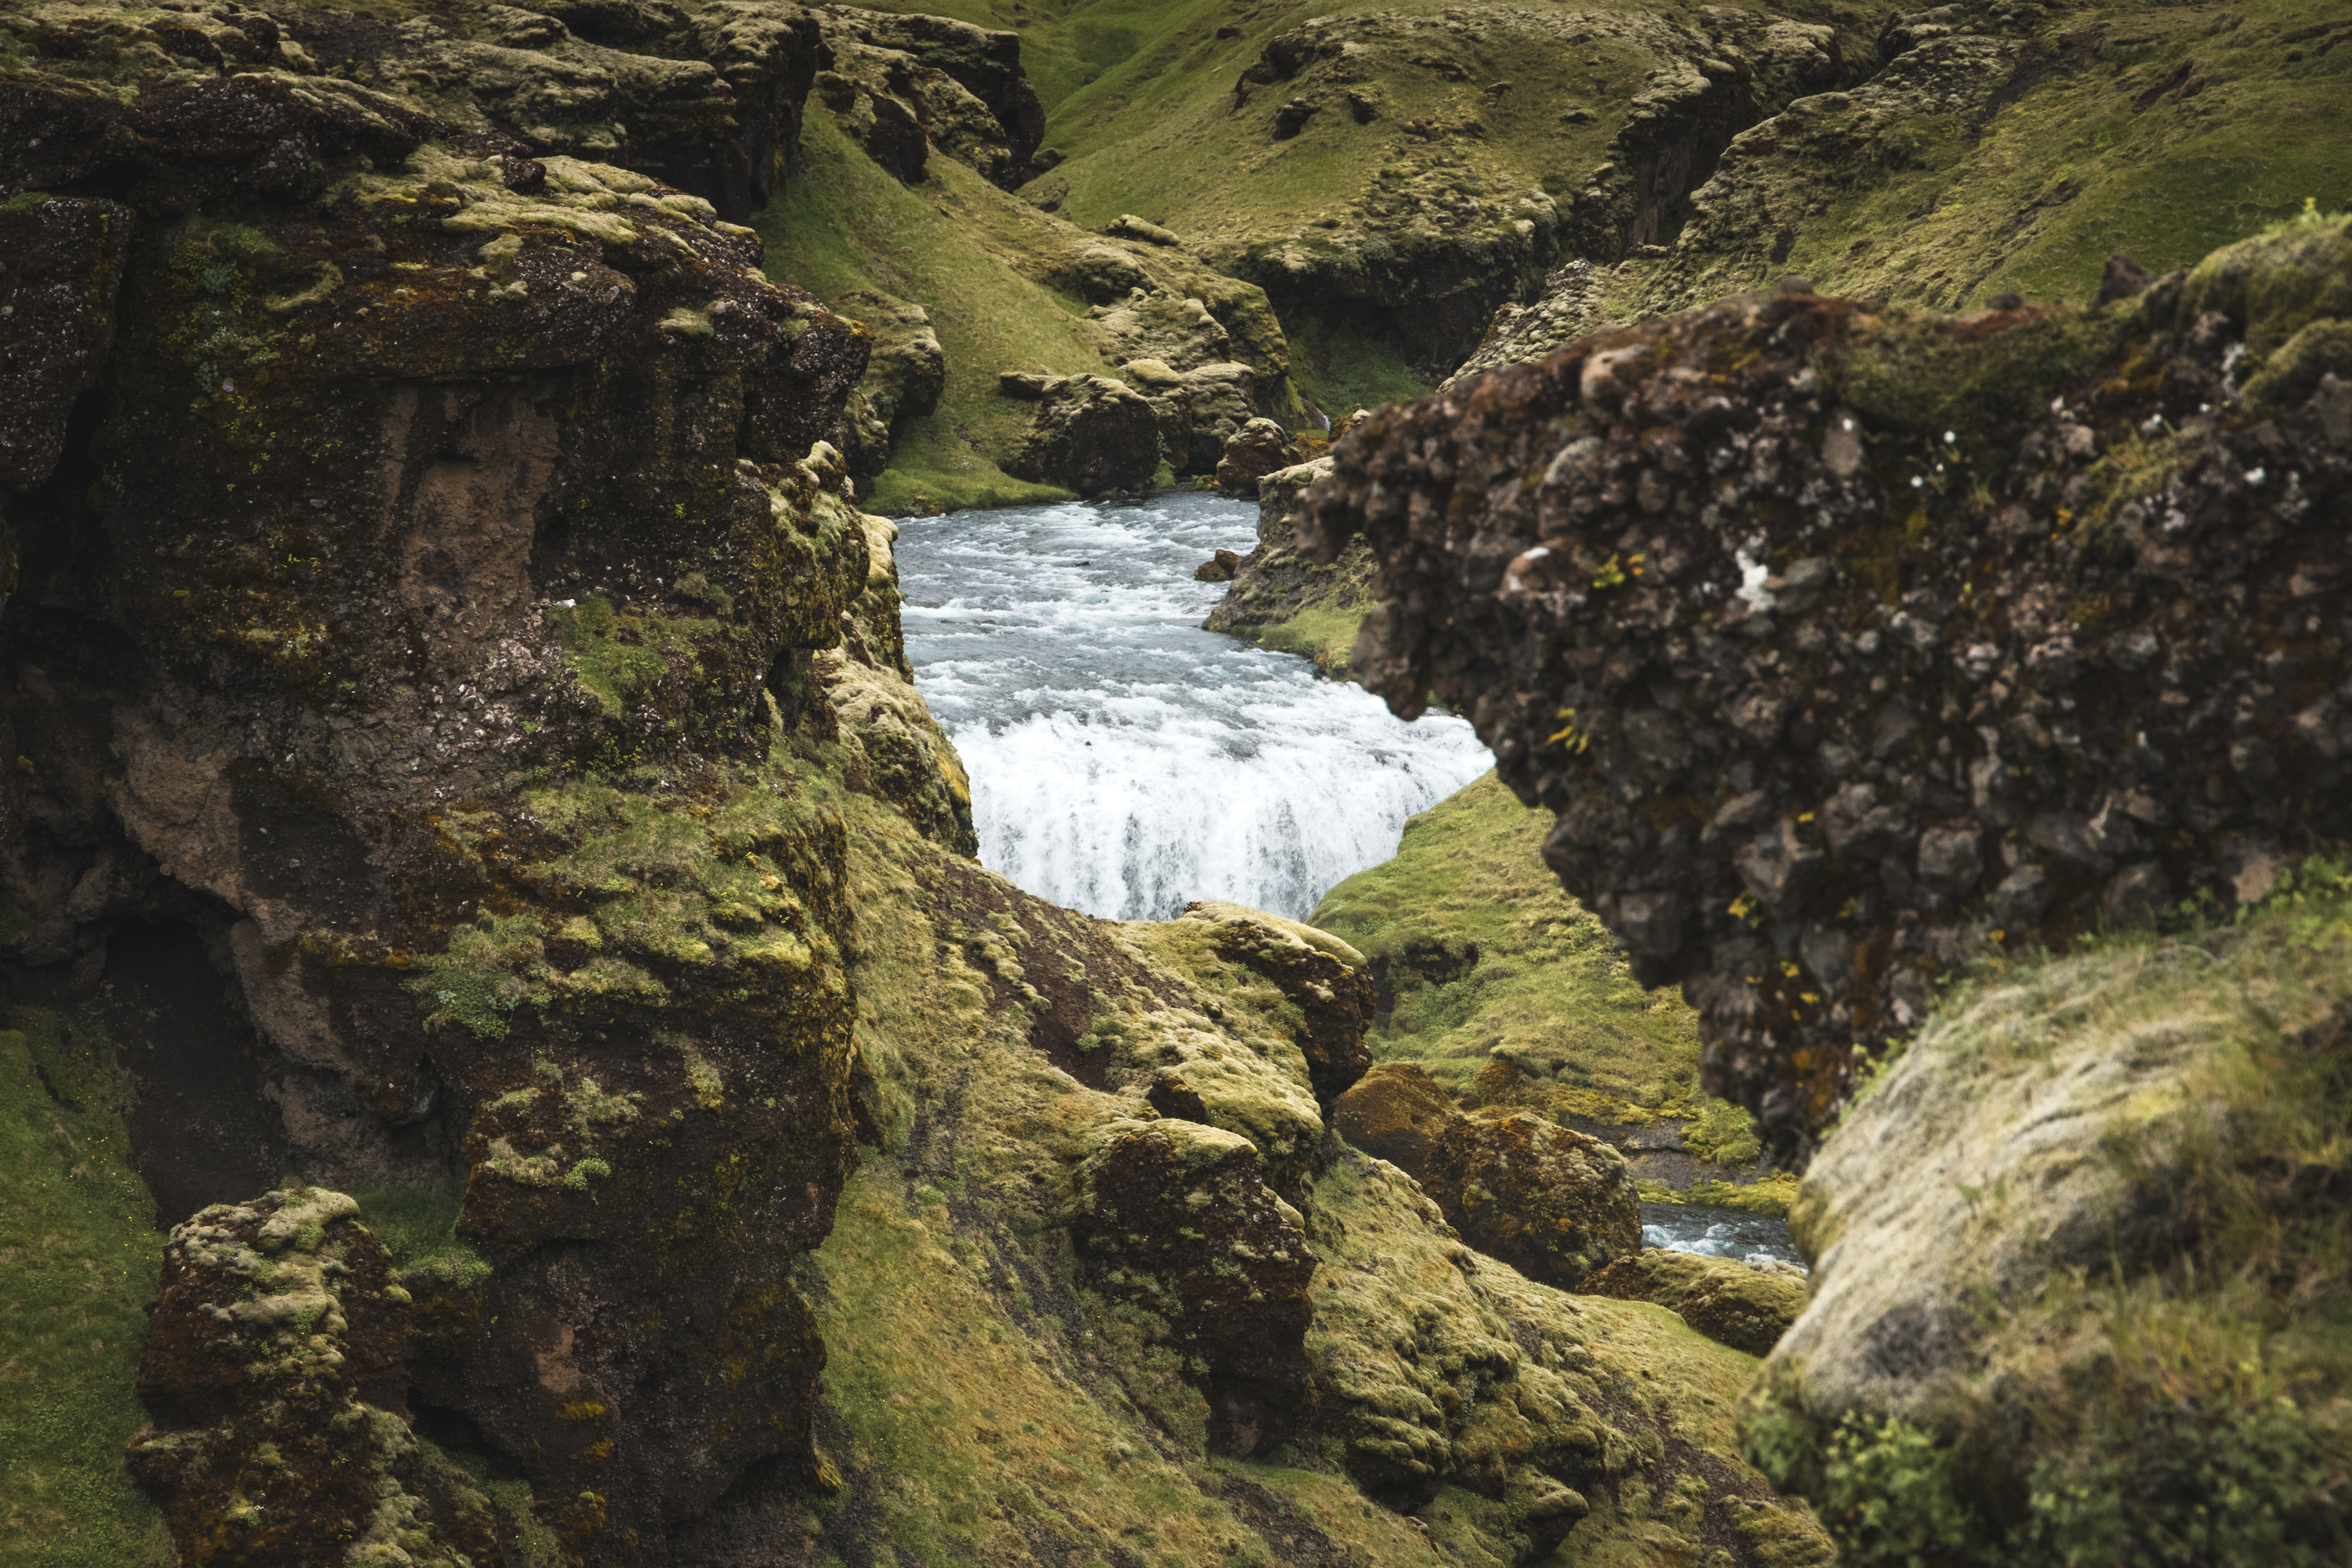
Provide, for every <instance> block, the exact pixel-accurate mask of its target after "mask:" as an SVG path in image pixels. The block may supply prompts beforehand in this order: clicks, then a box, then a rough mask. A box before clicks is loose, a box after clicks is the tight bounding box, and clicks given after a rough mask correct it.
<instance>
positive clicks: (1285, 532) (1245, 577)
mask: <svg viewBox="0 0 2352 1568" xmlns="http://www.w3.org/2000/svg"><path fill="white" fill-rule="evenodd" d="M1330 471H1331V459H1330V458H1328V457H1322V458H1310V459H1309V460H1307V462H1304V463H1296V464H1293V465H1292V466H1290V467H1289V468H1276V469H1275V470H1274V471H1273V472H1271V473H1269V474H1267V475H1265V477H1264V478H1262V479H1259V480H1258V482H1257V497H1258V502H1257V543H1256V545H1255V547H1254V548H1253V549H1252V550H1251V551H1250V552H1249V553H1248V554H1247V555H1244V556H1243V557H1242V559H1241V563H1240V564H1239V565H1238V566H1236V567H1235V568H1234V574H1233V584H1234V585H1233V586H1232V587H1230V588H1228V589H1226V590H1225V596H1224V597H1223V598H1222V599H1220V600H1218V601H1217V605H1216V607H1215V608H1214V609H1213V610H1211V611H1210V612H1209V618H1208V619H1207V620H1206V621H1204V622H1202V625H1203V626H1206V627H1208V629H1209V630H1211V631H1213V632H1235V633H1238V634H1239V635H1241V636H1243V637H1267V636H1269V635H1272V636H1274V637H1276V638H1277V639H1279V638H1280V637H1282V631H1283V629H1284V628H1285V627H1286V625H1287V624H1288V623H1290V622H1292V621H1295V620H1297V618H1298V617H1299V616H1301V615H1302V614H1311V613H1313V612H1317V611H1321V612H1326V613H1328V614H1329V615H1330V616H1331V617H1332V618H1333V619H1334V620H1335V621H1337V622H1338V623H1339V625H1340V626H1342V627H1343V628H1344V629H1345V634H1346V636H1345V640H1347V641H1349V642H1352V641H1353V640H1354V637H1353V631H1354V628H1353V627H1352V626H1349V625H1348V618H1349V617H1351V616H1361V615H1362V613H1363V611H1364V609H1365V608H1366V607H1368V606H1369V605H1370V603H1371V577H1372V556H1371V552H1370V550H1369V549H1367V548H1366V547H1365V546H1363V545H1362V544H1360V543H1357V544H1350V545H1349V546H1348V548H1347V549H1346V550H1345V551H1344V552H1341V554H1340V556H1339V559H1338V560H1336V561H1310V560H1308V559H1307V557H1306V556H1305V555H1304V554H1302V553H1300V552H1299V549H1298V542H1297V539H1296V538H1295V537H1294V536H1293V535H1292V533H1291V531H1290V514H1291V513H1292V512H1293V511H1295V510H1297V506H1298V498H1299V497H1300V496H1302V495H1304V494H1305V493H1306V491H1307V487H1308V486H1309V485H1312V484H1313V483H1314V482H1315V481H1316V480H1318V479H1321V478H1322V477H1323V476H1324V475H1326V474H1328V473H1329V472H1330ZM1300 651H1303V652H1307V653H1309V654H1310V656H1311V657H1312V658H1314V659H1315V662H1316V665H1317V666H1318V668H1321V669H1323V670H1324V671H1325V672H1326V673H1327V674H1330V675H1334V676H1339V675H1344V674H1345V673H1347V663H1348V661H1347V657H1346V649H1345V648H1344V647H1340V648H1327V647H1311V648H1303V649H1301V650H1300ZM1335 654H1336V655H1337V657H1336V658H1335V657H1333V656H1334V655H1335Z"/></svg>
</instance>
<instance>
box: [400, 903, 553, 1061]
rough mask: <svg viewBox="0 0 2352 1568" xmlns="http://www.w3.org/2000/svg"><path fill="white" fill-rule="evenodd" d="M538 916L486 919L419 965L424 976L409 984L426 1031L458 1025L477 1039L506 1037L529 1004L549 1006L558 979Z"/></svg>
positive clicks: (453, 934) (459, 930) (454, 936)
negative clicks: (519, 1012)
mask: <svg viewBox="0 0 2352 1568" xmlns="http://www.w3.org/2000/svg"><path fill="white" fill-rule="evenodd" d="M546 934H547V928H546V926H545V925H544V924H543V923H542V922H541V920H540V918H539V917H538V916H537V915H535V914H530V913H524V914H520V915H513V916H505V917H501V916H499V915H493V914H488V913H484V914H483V915H481V916H480V917H479V918H478V919H477V920H476V921H475V922H474V923H473V924H472V925H468V926H459V927H457V929H456V930H454V931H451V932H450V933H449V945H448V947H447V948H446V950H444V951H442V952H436V953H430V954H427V955H425V957H423V958H420V959H418V960H417V967H418V968H419V969H421V970H423V971H424V973H422V974H420V975H418V976H417V977H416V978H415V979H414V980H411V981H409V982H408V983H407V984H408V989H409V990H410V991H411V992H412V993H414V994H415V996H416V997H417V999H418V1001H419V1003H420V1004H421V1005H423V1006H424V1007H425V1027H426V1028H428V1029H432V1028H437V1027H439V1026H442V1025H444V1024H455V1025H457V1026H459V1027H460V1028H463V1029H464V1030H466V1031H467V1033H468V1034H470V1035H472V1036H474V1037H476V1038H477V1039H485V1040H495V1039H502V1038H504V1037H505V1036H506V1033H507V1028H508V1024H507V1016H508V1015H509V1014H510V1013H512V1012H513V1011H514V1010H515V1009H516V1008H517V1007H520V1006H521V1005H523V1004H524V1003H526V1002H528V1003H530V1004H532V1005H535V1006H541V1007H543V1006H545V1005H547V1002H548V998H549V997H550V995H551V994H552V993H551V989H550V984H551V981H552V980H553V978H554V974H553V972H552V971H551V970H550V968H549V967H548V964H547V948H546V944H545V942H542V941H541V938H543V937H544V936H545V935H546Z"/></svg>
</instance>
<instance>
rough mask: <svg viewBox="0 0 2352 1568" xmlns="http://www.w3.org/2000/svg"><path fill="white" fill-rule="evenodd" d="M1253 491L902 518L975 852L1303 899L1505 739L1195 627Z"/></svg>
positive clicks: (917, 643)
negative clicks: (962, 773) (976, 837)
mask: <svg viewBox="0 0 2352 1568" xmlns="http://www.w3.org/2000/svg"><path fill="white" fill-rule="evenodd" d="M1256 526H1257V508H1256V507H1255V505H1253V504H1249V503H1244V502H1239V501H1232V500H1223V499H1220V498H1218V497H1214V496H1205V495H1197V494H1192V493H1187V492H1170V493H1166V494H1161V495H1156V496H1153V497H1151V498H1150V499H1149V500H1141V501H1112V502H1102V501H1097V502H1083V503H1082V502H1076V501H1073V502H1068V503H1066V504H1063V505H1058V506H1044V507H1011V508H1003V509H1000V510H987V511H966V512H957V513H953V514H951V515H950V516H947V517H941V518H909V519H903V520H901V521H900V522H899V529H900V534H899V539H898V580H899V585H900V587H901V588H903V589H904V590H905V592H906V595H907V604H906V609H905V617H906V627H907V653H908V658H909V659H910V660H911V662H912V663H913V664H914V666H915V682H916V684H917V686H919V688H920V689H921V690H922V693H923V695H924V697H925V698H926V699H928V700H929V702H930V705H931V710H932V711H933V712H934V713H936V714H938V716H939V719H940V723H941V724H943V725H944V726H946V728H947V731H948V733H949V734H950V736H951V737H952V738H953V740H954V741H955V744H956V749H957V750H958V751H959V752H961V753H962V755H963V761H964V765H965V766H966V767H967V768H968V769H970V770H971V785H972V814H973V816H974V818H975V826H977V827H978V828H979V831H980V857H981V860H982V864H984V865H987V866H989V867H991V868H993V869H995V870H998V871H1002V872H1003V873H1004V874H1005V875H1006V876H1008V877H1010V878H1012V879H1013V881H1014V882H1016V883H1018V884H1019V885H1020V886H1021V887H1023V888H1024V889H1028V890H1029V891H1030V892H1033V893H1035V894H1037V895H1038V896H1039V897H1041V898H1046V899H1050V900H1053V901H1054V902H1055V903H1058V904H1063V905H1066V906H1068V907H1070V908H1073V909H1078V910H1086V911H1087V913H1089V914H1096V915H1102V916H1108V917H1111V918H1115V919H1121V920H1139V919H1166V918H1169V917H1171V916H1172V915H1174V914H1176V913H1178V912H1179V911H1181V910H1182V909H1183V907H1184V905H1185V904H1186V903H1188V902H1189V901H1191V900H1194V899H1227V900H1233V901H1234V902H1236V903H1243V904H1248V905H1251V906H1253V907H1254V908H1257V909H1264V910H1275V911H1276V912H1278V913H1281V914H1286V915H1290V916H1293V917H1297V918H1303V917H1304V916H1306V915H1307V912H1308V911H1309V910H1312V909H1313V908H1314V907H1315V902H1316V900H1318V899H1319V898H1321V897H1322V895H1323V893H1324V892H1325V891H1326V890H1327V889H1329V888H1330V887H1331V885H1332V884H1333V883H1335V882H1337V881H1339V879H1341V878H1343V877H1346V876H1348V875H1349V874H1350V873H1352V872H1355V871H1359V870H1361V869H1363V868H1365V867H1367V866H1371V865H1376V864H1378V863H1379V862H1380V861H1381V860H1384V859H1386V858H1389V857H1390V856H1391V855H1392V854H1394V853H1395V852H1396V845H1397V837H1398V835H1399V833H1400V832H1401V831H1402V827H1403V826H1404V819H1405V818H1406V817H1407V816H1411V815H1412V814H1413V813H1414V812H1417V811H1422V810H1424V809H1426V808H1427V807H1429V806H1430V805H1434V804H1435V803H1436V802H1437V801H1438V800H1440V799H1442V798H1444V796H1445V795H1450V794H1452V793H1453V792H1454V791H1455V790H1457V789H1459V788H1461V787H1462V786H1463V785H1464V784H1468V783H1469V782H1470V781H1471V780H1473V779H1475V778H1476V777H1477V776H1478V775H1479V774H1480V773H1484V772H1485V771H1486V769H1487V767H1488V766H1490V765H1491V763H1492V759H1491V758H1490V757H1489V756H1488V755H1487V753H1486V748H1485V747H1483V746H1481V745H1480V744H1479V743H1478V739H1477V737H1476V736H1475V734H1473V733H1472V731H1471V729H1470V726H1469V725H1468V724H1467V723H1465V721H1462V720H1460V719H1457V718H1454V717H1452V716H1451V715H1446V714H1437V713H1433V714H1431V715H1429V716H1428V717H1426V718H1423V719H1422V720H1420V721H1417V722H1415V723H1412V724H1406V723H1402V722H1401V721H1398V720H1397V719H1395V718H1394V717H1392V716H1391V714H1390V713H1389V710H1388V709H1387V708H1386V707H1385V706H1383V705H1382V704H1381V701H1380V700H1379V699H1377V698H1375V697H1372V696H1371V695H1370V694H1369V693H1367V692H1365V691H1364V690H1363V689H1361V688H1360V687H1356V686H1352V685H1349V684H1346V683H1343V682H1339V681H1331V680H1325V679H1320V678H1319V677H1318V675H1317V674H1316V672H1315V669H1314V667H1313V666H1312V665H1310V664H1309V663H1308V662H1307V660H1305V659H1303V658H1297V656H1295V655H1290V654H1277V653H1269V652H1266V651H1265V650H1264V649H1261V648H1258V647H1254V646H1252V645H1250V644H1248V643H1244V642H1243V641H1241V640H1240V639H1238V638H1235V637H1226V636H1223V635H1221V634H1218V633H1215V632H1206V631H1202V629H1201V621H1202V617H1203V616H1206V615H1207V614H1208V613H1209V610H1210V608H1211V607H1212V606H1213V605H1215V604H1216V602H1217V600H1218V599H1219V598H1220V597H1222V596H1223V593H1224V584H1220V583H1196V582H1194V581H1193V580H1192V569H1193V568H1194V567H1195V566H1197V565H1199V564H1200V563H1202V561H1204V560H1206V559H1208V557H1209V555H1210V553H1211V552H1213V551H1214V550H1216V549H1218V548H1219V547H1221V546H1222V547H1223V548H1225V549H1230V550H1234V551H1241V552H1246V551H1248V550H1249V549H1250V547H1251V546H1252V544H1253V543H1254V542H1255V536H1256Z"/></svg>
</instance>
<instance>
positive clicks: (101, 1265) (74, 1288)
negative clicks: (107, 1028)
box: [0, 1007, 173, 1568]
mask: <svg viewBox="0 0 2352 1568" xmlns="http://www.w3.org/2000/svg"><path fill="white" fill-rule="evenodd" d="M0 1025H5V1027H0V1565H4V1568H126V1565H136V1564H149V1563H152V1564H161V1563H169V1562H171V1561H173V1553H172V1543H171V1538H170V1535H169V1532H168V1531H166V1530H165V1528H164V1524H163V1515H162V1514H161V1513H160V1512H159V1511H158V1510H156V1509H155V1507H154V1505H153V1504H152V1503H150V1502H149V1501H148V1500H147V1499H146V1497H145V1496H144V1495H143V1494H142V1493H141V1492H140V1491H139V1489H137V1488H136V1487H134V1486H132V1485H131V1479H130V1478H129V1476H128V1475H127V1474H125V1472H124V1470H123V1468H122V1449H123V1445H124V1444H125V1443H127V1442H128V1441H129V1440H130V1438H131V1434H132V1433H133V1432H135V1431H137V1430H138V1429H139V1427H140V1426H142V1425H143V1424H144V1423H145V1421H146V1419H147V1413H146V1411H145V1410H144V1409H142V1407H141V1405H140V1404H139V1400H138V1397H137V1395H136V1394H135V1393H134V1392H133V1389H134V1385H135V1384H136V1381H137V1377H138V1371H139V1352H140V1347H141V1346H142V1344H144V1343H145V1342H146V1337H147V1319H146V1314H145V1311H144V1308H145V1307H146V1304H147V1302H148V1301H149V1300H151V1299H152V1297H153V1296H154V1294H155V1286H156V1280H157V1277H158V1275H159V1273H160V1272H161V1269H162V1267H163V1236H162V1235H161V1234H160V1233H158V1232H157V1231H156V1229H155V1226H154V1215H155V1204H154V1200H153V1198H152V1197H151V1196H150V1195H149V1194H148V1192H147V1187H146V1184H145V1183H144V1182H142V1180H141V1179H140V1177H139V1174H138V1172H137V1171H136V1170H135V1169H133V1168H132V1166H131V1160H130V1135H129V1133H128V1131H126V1130H125V1128H124V1126H123V1120H122V1119H123V1113H124V1112H125V1111H126V1110H129V1108H130V1106H131V1099H132V1089H131V1084H130V1081H129V1080H128V1079H126V1078H125V1077H124V1076H123V1075H122V1074H121V1072H120V1071H119V1070H118V1069H117V1068H116V1067H115V1065H114V1049H113V1046H112V1044H111V1042H110V1041H109V1040H107V1038H106V1037H104V1036H103V1035H100V1034H97V1033H95V1032H93V1031H91V1030H89V1029H88V1028H85V1027H82V1026H74V1025H68V1023H66V1021H65V1020H64V1019H62V1018H60V1017H58V1016H57V1015H56V1014H53V1013H48V1012H44V1011H40V1010H37V1009H31V1008H21V1007H20V1008H14V1009H11V1010H9V1011H8V1012H7V1013H6V1015H5V1017H0Z"/></svg>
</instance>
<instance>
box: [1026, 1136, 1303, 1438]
mask: <svg viewBox="0 0 2352 1568" xmlns="http://www.w3.org/2000/svg"><path fill="white" fill-rule="evenodd" d="M1071 1234H1072V1237H1073V1239H1074V1240H1075V1241H1076V1246H1077V1252H1078V1258H1079V1268H1080V1271H1081V1273H1082V1275H1083V1276H1084V1278H1085V1279H1086V1282H1087V1288H1088V1289H1093V1290H1097V1291H1098V1292H1100V1293H1101V1294H1102V1295H1103V1296H1104V1298H1105V1299H1106V1300H1109V1301H1111V1302H1114V1303H1116V1304H1118V1305H1119V1306H1122V1307H1126V1308H1129V1309H1130V1310H1135V1311H1137V1312H1139V1313H1141V1314H1144V1315H1145V1316H1144V1317H1143V1318H1142V1319H1141V1320H1139V1321H1145V1322H1148V1323H1150V1325H1151V1326H1150V1328H1149V1329H1148V1330H1147V1332H1149V1333H1150V1334H1152V1335H1153V1336H1154V1338H1155V1339H1156V1340H1157V1341H1158V1342H1160V1344H1161V1345H1163V1346H1164V1348H1165V1349H1166V1350H1168V1351H1171V1352H1174V1353H1175V1354H1176V1355H1178V1356H1180V1357H1181V1358H1183V1360H1184V1361H1185V1362H1186V1363H1189V1364H1190V1365H1192V1366H1193V1367H1197V1368H1200V1369H1202V1370H1200V1371H1199V1372H1197V1373H1194V1374H1193V1375H1194V1376H1195V1377H1197V1378H1198V1380H1199V1383H1200V1386H1201V1389H1202V1393H1203V1394H1205V1395H1206V1396H1207V1398H1208V1401H1209V1406H1210V1440H1211V1442H1212V1443H1213V1446H1214V1447H1216V1448H1217V1449H1218V1450H1219V1451H1221V1452H1224V1453H1231V1454H1237V1455H1240V1456H1243V1457H1244V1458H1246V1457H1247V1456H1249V1455H1251V1454H1254V1453H1256V1452H1258V1451H1259V1450H1260V1449H1261V1448H1262V1447H1270V1446H1272V1445H1273V1444H1274V1443H1276V1442H1280V1441H1282V1440H1284V1439H1285V1438H1286V1437H1288V1436H1290V1435H1291V1434H1293V1433H1295V1432H1296V1431H1297V1429H1298V1427H1299V1426H1300V1425H1301V1424H1302V1423H1303V1422H1304V1421H1306V1420H1307V1417H1308V1416H1309V1415H1311V1414H1312V1413H1313V1410H1314V1385H1313V1382H1312V1379H1311V1377H1310V1374H1309V1371H1308V1367H1307V1350H1306V1335H1307V1323H1308V1321H1309V1320H1310V1319H1311V1318H1312V1317H1313V1308H1312V1306H1311V1305H1310V1303H1309V1301H1308V1300H1307V1282H1308V1281H1309V1280H1310V1279H1312V1278H1313V1277H1314V1274H1315V1268H1316V1265H1315V1257H1314V1254H1313V1253H1312V1252H1310V1251H1309V1250H1308V1249H1307V1235H1306V1222H1305V1221H1304V1220H1303V1219H1301V1218H1300V1217H1299V1214H1298V1211H1297V1209H1295V1208H1293V1207H1291V1206H1290V1205H1288V1204H1286V1203H1285V1202H1284V1201H1283V1200H1282V1198H1281V1197H1280V1196H1279V1195H1277V1194H1276V1193H1275V1192H1274V1191H1273V1190H1272V1189H1271V1188H1270V1187H1268V1186H1267V1185H1266V1184H1265V1179H1264V1176H1263V1174H1262V1172H1261V1167H1260V1164H1259V1162H1258V1154H1257V1151H1256V1149H1255V1148H1254V1147H1253V1146H1252V1145H1251V1143H1250V1142H1249V1140H1247V1139H1246V1138H1244V1137H1241V1136H1240V1135H1238V1134H1236V1133H1233V1132H1227V1131H1221V1130H1220V1129H1217V1128H1213V1127H1205V1126H1202V1125H1200V1124H1199V1123H1197V1122H1193V1121H1180V1120H1174V1119H1163V1120H1161V1121H1115V1122H1112V1123H1109V1124H1108V1126H1107V1127H1105V1128H1104V1129H1103V1130H1102V1131H1101V1132H1100V1133H1099V1134H1098V1136H1097V1144H1096V1146H1095V1149H1094V1152H1091V1153H1090V1154H1088V1155H1087V1159H1086V1162H1085V1163H1084V1164H1083V1165H1081V1166H1080V1167H1079V1172H1078V1212H1077V1215H1076V1218H1075V1220H1074V1221H1073V1223H1072V1226H1071Z"/></svg>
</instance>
